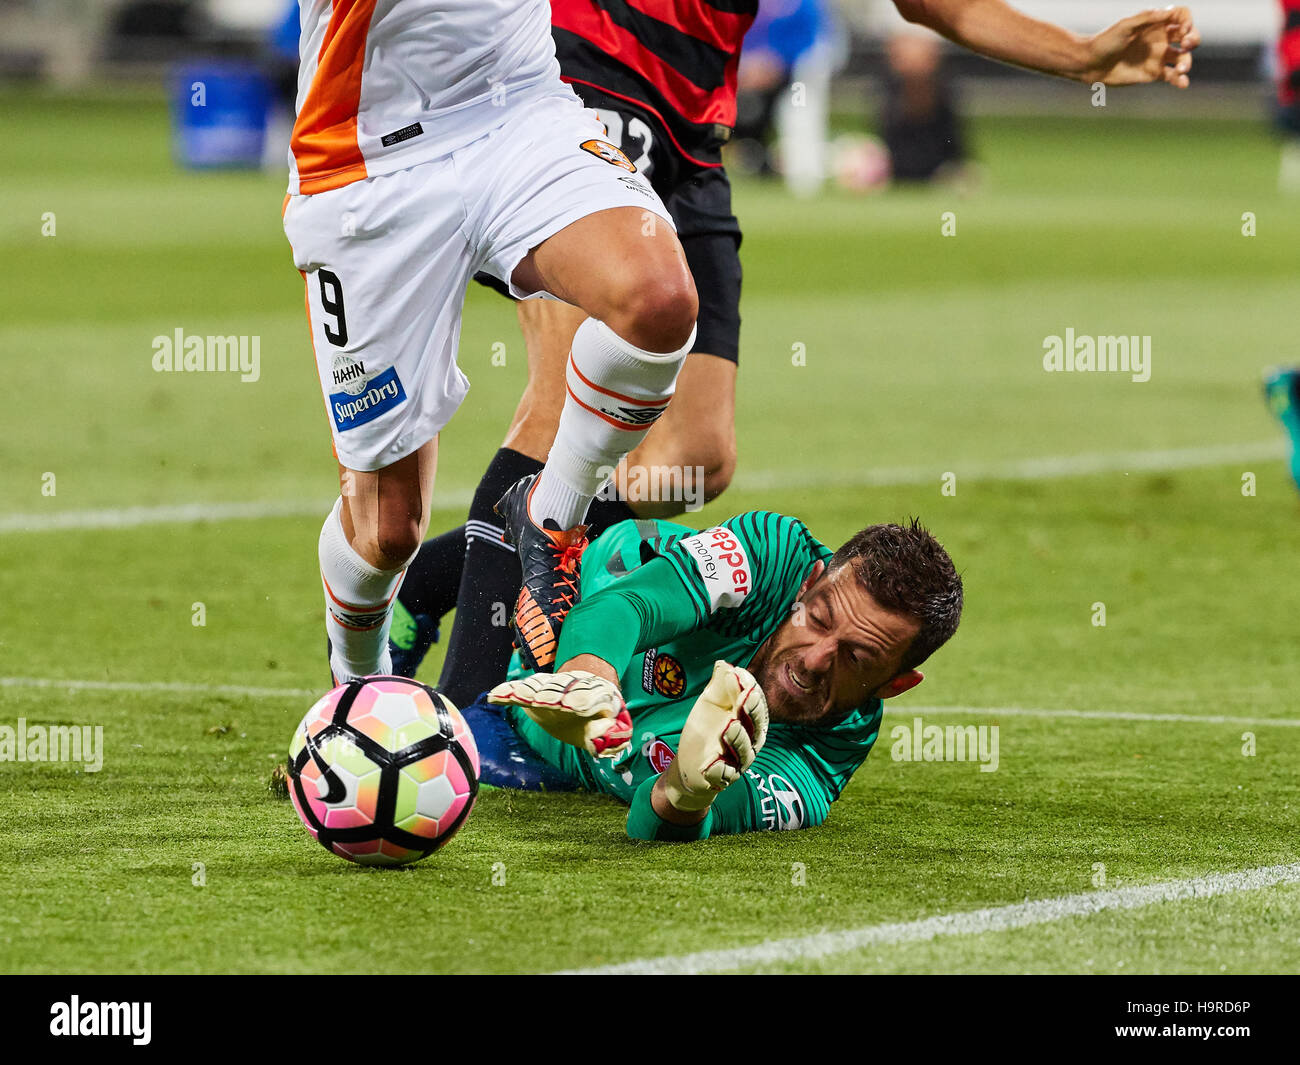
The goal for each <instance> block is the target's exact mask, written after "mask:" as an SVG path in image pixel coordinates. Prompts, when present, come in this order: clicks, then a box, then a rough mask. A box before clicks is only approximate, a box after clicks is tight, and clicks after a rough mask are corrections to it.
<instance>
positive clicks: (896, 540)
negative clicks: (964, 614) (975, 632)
mask: <svg viewBox="0 0 1300 1065" xmlns="http://www.w3.org/2000/svg"><path fill="white" fill-rule="evenodd" d="M845 565H852V566H853V569H854V572H855V573H856V574H857V576H858V580H860V581H861V582H862V584H863V586H864V587H865V588H866V589H867V591H868V592H870V593H871V597H872V598H873V599H875V600H876V602H878V603H879V604H880V605H881V606H883V607H884V608H885V609H886V610H893V611H896V612H897V613H900V614H909V615H911V616H912V617H914V618H916V620H917V621H919V622H920V624H921V628H920V629H919V630H918V632H917V634H916V636H915V637H914V638H913V639H912V642H911V644H910V645H909V646H908V648H907V651H906V653H905V654H904V655H903V662H902V666H901V670H902V671H906V670H909V669H915V668H916V667H917V666H919V665H920V664H921V663H922V662H924V661H925V660H926V659H927V658H929V657H930V656H931V655H932V654H934V652H935V651H937V650H938V649H939V648H940V647H942V646H943V645H944V644H945V643H947V642H948V641H949V640H950V639H951V638H952V634H953V633H954V632H956V631H957V623H958V622H959V621H961V608H962V586H961V577H960V576H958V574H957V569H956V567H955V566H953V564H952V559H951V558H949V557H948V552H947V551H945V550H944V549H943V545H942V544H940V543H939V541H938V540H936V539H935V538H934V537H933V536H932V535H930V531H929V530H928V529H926V528H925V526H923V525H922V524H921V522H920V519H918V518H912V519H911V520H910V521H909V522H908V524H906V525H869V526H867V528H865V529H863V530H862V531H861V532H860V533H858V534H857V535H856V536H854V537H853V538H852V539H851V540H849V542H848V543H846V544H845V545H844V546H843V547H841V548H840V549H839V550H838V551H836V552H835V555H834V557H832V558H831V561H830V566H829V567H828V569H832V570H834V569H838V568H839V567H840V566H845Z"/></svg>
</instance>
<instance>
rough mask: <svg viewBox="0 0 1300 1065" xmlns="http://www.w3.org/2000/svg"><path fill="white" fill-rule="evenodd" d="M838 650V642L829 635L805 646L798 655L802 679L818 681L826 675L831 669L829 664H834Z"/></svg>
mask: <svg viewBox="0 0 1300 1065" xmlns="http://www.w3.org/2000/svg"><path fill="white" fill-rule="evenodd" d="M839 650H840V647H839V643H838V642H837V641H836V640H835V639H834V638H833V637H830V636H826V637H824V638H822V639H820V640H818V641H817V642H816V643H814V644H813V645H812V646H811V647H808V648H805V650H804V652H803V654H802V655H801V656H800V666H801V667H802V670H803V673H804V679H805V680H818V681H820V680H822V679H823V678H824V677H826V676H827V675H828V674H829V673H830V671H831V666H833V665H834V664H835V656H836V655H837V654H839Z"/></svg>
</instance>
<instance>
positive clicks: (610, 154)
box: [578, 139, 636, 174]
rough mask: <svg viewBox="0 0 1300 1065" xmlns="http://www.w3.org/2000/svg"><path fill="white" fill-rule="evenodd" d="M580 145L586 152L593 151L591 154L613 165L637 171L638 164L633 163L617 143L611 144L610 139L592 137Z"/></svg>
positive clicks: (633, 172)
mask: <svg viewBox="0 0 1300 1065" xmlns="http://www.w3.org/2000/svg"><path fill="white" fill-rule="evenodd" d="M578 147H579V148H581V149H582V150H583V151H584V152H591V154H592V155H594V156H595V157H596V158H597V159H604V160H605V162H607V163H609V164H610V165H612V166H617V167H621V168H622V169H623V170H626V171H627V172H628V173H629V174H635V173H636V166H635V165H634V164H633V163H632V160H631V159H629V158H628V157H627V156H626V155H624V154H623V150H622V149H621V148H618V147H616V146H615V145H613V144H610V143H609V141H601V140H595V139H592V140H589V141H583V142H582V143H581V144H580V145H578Z"/></svg>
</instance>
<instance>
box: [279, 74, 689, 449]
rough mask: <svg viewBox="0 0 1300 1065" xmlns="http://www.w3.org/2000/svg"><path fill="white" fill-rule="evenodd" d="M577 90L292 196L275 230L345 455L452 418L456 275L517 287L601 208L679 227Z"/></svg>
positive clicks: (461, 392)
mask: <svg viewBox="0 0 1300 1065" xmlns="http://www.w3.org/2000/svg"><path fill="white" fill-rule="evenodd" d="M606 136H607V134H606V132H605V127H604V126H603V125H602V124H601V122H600V120H599V119H598V118H596V116H595V112H592V111H587V110H585V109H584V108H583V107H582V105H581V103H580V102H579V101H578V100H577V98H576V97H574V96H572V95H571V94H565V95H556V96H554V97H548V98H546V99H544V100H541V101H538V102H536V103H532V104H529V105H527V106H524V107H522V108H520V109H519V110H518V111H517V112H515V113H514V114H510V115H509V116H508V117H507V118H506V120H505V121H504V122H503V124H502V125H501V126H499V127H498V128H497V129H495V130H493V131H492V132H491V133H489V134H488V135H487V136H485V137H483V138H481V139H480V140H477V141H475V142H473V143H472V144H469V145H467V146H466V147H464V148H462V149H460V150H459V151H456V152H454V153H452V154H451V155H448V156H445V157H443V158H441V159H436V160H432V161H430V162H425V163H420V164H417V165H415V166H412V167H410V168H409V169H406V170H399V171H397V172H396V173H392V174H385V175H381V176H378V177H372V178H366V179H365V180H363V181H355V182H353V183H352V184H350V185H344V186H343V187H342V188H338V189H332V190H330V191H328V192H320V193H317V194H316V195H314V196H290V197H289V201H288V204H287V206H286V208H285V212H284V230H285V233H286V234H287V236H288V237H289V243H290V244H291V245H292V246H293V257H294V263H295V265H296V266H297V267H298V269H299V270H300V271H302V273H303V276H304V278H305V280H306V282H307V316H308V319H309V323H310V325H311V332H312V343H313V345H314V347H315V350H316V368H317V372H318V374H319V377H320V382H321V391H322V394H323V395H324V397H325V406H326V410H327V412H328V414H329V420H330V426H331V430H332V432H333V435H334V450H335V454H336V455H337V456H338V460H339V461H340V462H341V463H342V464H343V465H344V466H346V467H348V468H349V469H354V470H377V469H381V468H383V467H385V466H388V465H390V464H391V463H393V462H396V461H397V460H398V459H400V458H403V457H404V456H406V455H409V454H411V453H412V452H413V451H415V450H416V449H417V448H419V447H421V446H422V445H423V444H425V443H426V442H428V441H429V440H431V439H433V437H434V436H435V435H437V433H438V432H439V431H440V430H441V429H442V428H443V427H444V426H445V425H446V424H447V423H448V422H449V421H450V420H451V417H452V415H453V414H455V413H456V408H457V407H459V406H460V403H461V400H463V399H464V398H465V393H466V392H467V391H468V389H469V381H468V380H467V379H466V378H465V375H464V374H463V373H461V372H460V368H459V367H458V366H457V365H456V349H457V345H458V343H459V340H460V318H461V309H462V306H463V303H464V298H465V286H466V285H467V284H468V282H469V279H470V278H471V277H473V276H474V274H475V273H477V272H479V271H480V270H482V271H486V272H487V273H489V274H492V275H493V276H495V277H497V278H499V279H500V280H501V281H503V282H505V283H506V284H507V285H509V286H510V291H511V294H512V295H514V296H517V297H519V298H521V299H527V298H533V297H536V296H543V295H545V293H526V292H520V291H519V290H518V289H517V288H516V287H515V286H514V285H513V284H512V283H511V281H510V275H511V274H512V273H514V269H515V267H516V266H518V265H519V262H520V260H521V259H523V257H524V256H525V255H527V254H528V252H530V251H531V250H532V249H533V248H535V247H537V245H539V244H541V243H542V241H544V240H546V238H547V237H550V236H553V235H554V234H555V233H558V232H559V231H560V230H561V229H563V228H564V227H565V226H567V225H570V224H571V223H573V222H576V221H577V220H578V219H580V218H583V217H585V216H587V215H589V214H593V213H595V212H596V211H603V210H607V209H608V208H611V207H637V208H641V209H644V210H649V211H651V212H653V213H654V214H655V215H657V216H658V217H660V218H662V219H664V220H665V221H666V222H668V224H669V225H672V219H671V217H670V216H669V214H668V209H667V208H666V207H665V206H664V205H663V202H662V201H661V200H660V199H659V196H658V195H657V194H656V193H655V192H654V190H653V189H652V188H651V187H650V184H649V182H647V181H646V180H645V179H644V178H643V177H642V175H641V174H639V173H635V172H632V171H630V170H629V167H630V165H631V164H629V163H627V157H626V156H625V155H623V153H622V152H621V151H619V150H618V149H617V148H616V147H614V146H613V145H611V144H609V142H608V141H607V140H606V139H605V138H606Z"/></svg>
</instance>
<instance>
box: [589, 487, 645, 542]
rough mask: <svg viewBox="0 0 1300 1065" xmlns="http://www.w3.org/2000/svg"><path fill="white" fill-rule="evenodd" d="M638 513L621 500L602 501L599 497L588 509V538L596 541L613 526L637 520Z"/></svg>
mask: <svg viewBox="0 0 1300 1065" xmlns="http://www.w3.org/2000/svg"><path fill="white" fill-rule="evenodd" d="M635 517H636V511H635V510H633V509H632V508H631V507H629V506H628V505H627V504H626V503H624V502H623V500H621V499H601V498H600V496H597V497H596V498H595V499H593V500H592V501H591V506H590V507H588V508H587V538H588V539H589V540H594V539H596V537H597V536H599V535H600V534H601V533H603V532H604V531H605V530H606V529H608V528H609V527H610V526H611V525H615V524H617V523H618V522H620V521H626V520H627V519H628V518H635Z"/></svg>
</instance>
